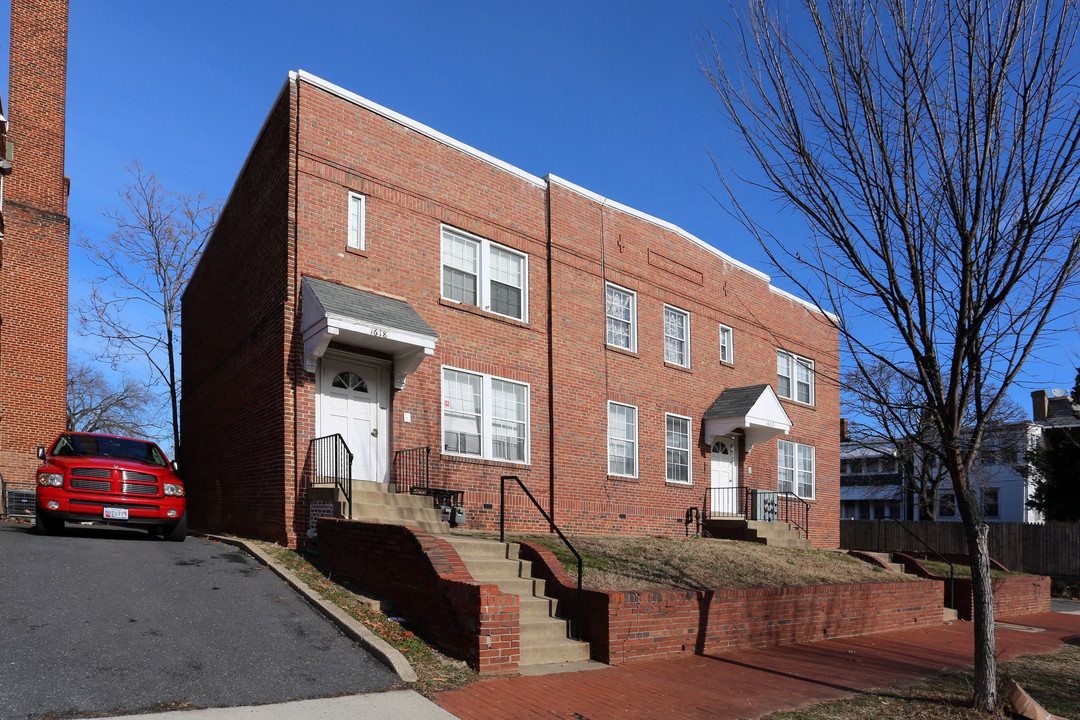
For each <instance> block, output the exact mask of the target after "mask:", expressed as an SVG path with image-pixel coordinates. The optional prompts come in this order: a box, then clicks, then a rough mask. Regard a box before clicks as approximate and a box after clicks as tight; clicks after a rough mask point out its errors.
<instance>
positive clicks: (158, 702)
mask: <svg viewBox="0 0 1080 720" xmlns="http://www.w3.org/2000/svg"><path fill="white" fill-rule="evenodd" d="M398 684H400V683H399V680H398V678H397V676H396V675H395V674H393V673H392V672H391V671H390V670H388V669H387V668H386V667H385V666H383V665H381V664H380V663H379V662H378V661H376V660H375V659H374V658H373V657H372V656H370V655H369V654H368V653H367V652H366V651H364V650H363V649H362V648H360V647H358V646H356V645H355V644H354V643H353V642H352V641H351V640H350V639H349V638H347V637H345V636H344V635H342V634H341V633H340V632H339V631H338V630H337V628H336V627H335V626H333V625H332V624H330V623H329V622H328V621H327V620H326V619H325V618H324V617H323V616H322V615H320V614H319V613H317V612H316V611H315V610H314V609H312V608H311V607H310V606H309V605H307V604H306V603H305V602H304V601H303V600H302V599H301V598H300V597H299V596H298V595H297V594H296V593H295V592H294V591H293V590H292V589H291V588H290V587H289V586H288V585H286V584H285V583H284V582H283V581H282V580H281V579H280V578H279V577H278V576H277V575H275V574H274V573H273V572H272V571H271V570H269V569H267V568H266V567H265V566H263V565H261V564H259V562H258V561H256V560H255V559H254V558H252V557H251V556H250V555H247V554H246V553H244V552H242V551H240V550H238V549H236V548H234V547H232V546H229V545H222V544H219V543H215V542H211V541H207V540H200V539H197V538H188V540H187V542H184V543H170V542H165V541H163V540H155V539H150V538H149V537H148V536H147V533H146V532H144V531H137V530H128V529H125V528H120V529H113V528H107V527H101V526H91V527H87V526H71V525H69V526H68V528H67V532H66V533H65V535H63V536H57V537H39V536H37V535H34V534H33V533H31V532H29V531H28V526H27V525H20V524H13V523H0V720H27V719H28V718H38V717H42V716H45V715H49V714H57V715H66V716H73V715H82V714H106V715H123V714H129V713H139V712H148V711H151V710H166V709H173V708H177V709H179V708H191V707H195V708H198V707H230V706H238V705H259V704H264V703H277V702H285V701H288V700H295V699H300V698H312V697H329V696H334V695H343V694H354V693H362V692H370V691H374V690H381V689H385V688H389V687H394V686H396V685H398Z"/></svg>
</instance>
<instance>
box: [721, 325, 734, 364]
mask: <svg viewBox="0 0 1080 720" xmlns="http://www.w3.org/2000/svg"><path fill="white" fill-rule="evenodd" d="M720 362H725V363H733V362H735V335H734V332H733V331H732V329H731V328H729V327H728V326H727V325H721V326H720Z"/></svg>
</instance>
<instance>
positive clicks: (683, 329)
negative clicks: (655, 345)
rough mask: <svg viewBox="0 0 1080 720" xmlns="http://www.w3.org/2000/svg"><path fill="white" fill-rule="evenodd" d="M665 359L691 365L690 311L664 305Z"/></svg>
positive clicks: (687, 365)
mask: <svg viewBox="0 0 1080 720" xmlns="http://www.w3.org/2000/svg"><path fill="white" fill-rule="evenodd" d="M664 361H665V362H669V363H671V364H673V365H682V366H683V367H690V313H688V312H686V311H685V310H680V309H678V308H675V307H671V306H670V305H665V306H664Z"/></svg>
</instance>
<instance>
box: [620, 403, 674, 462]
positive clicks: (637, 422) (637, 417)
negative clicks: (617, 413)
mask: <svg viewBox="0 0 1080 720" xmlns="http://www.w3.org/2000/svg"><path fill="white" fill-rule="evenodd" d="M612 405H618V406H619V407H625V408H633V409H634V439H633V441H632V442H633V443H634V473H633V474H632V475H626V474H623V473H614V472H611V441H612V440H613V439H614V440H618V441H620V442H625V440H624V439H623V438H612V437H611V406H612ZM640 436H641V411H640V410H639V409H638V407H637V405H629V404H627V403H620V402H615V401H614V400H608V403H607V474H608V475H609V476H611V477H624V478H635V479H636V478H637V476H638V474H639V472H640V469H641V465H640V461H639V457H640V455H641V453H640V452H639V451H638V449H639V438H640ZM665 474H666V471H665Z"/></svg>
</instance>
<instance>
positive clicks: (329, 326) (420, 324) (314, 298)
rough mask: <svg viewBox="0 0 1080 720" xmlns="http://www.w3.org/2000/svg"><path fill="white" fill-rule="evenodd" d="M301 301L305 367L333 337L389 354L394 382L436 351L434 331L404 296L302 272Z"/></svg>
mask: <svg viewBox="0 0 1080 720" xmlns="http://www.w3.org/2000/svg"><path fill="white" fill-rule="evenodd" d="M300 294H301V298H302V302H303V308H304V309H303V316H302V317H301V327H302V330H303V333H304V369H305V370H307V371H308V372H315V368H316V364H317V363H318V360H319V358H320V357H322V356H323V354H324V353H325V352H326V348H327V347H329V346H330V342H331V341H332V340H337V341H339V342H342V343H345V344H346V345H352V346H354V347H359V348H366V349H369V350H377V351H379V352H384V353H387V354H388V355H391V356H392V357H393V358H394V387H395V388H396V389H398V390H400V389H401V388H403V387H404V386H405V378H406V377H408V376H409V375H411V374H412V373H413V372H415V371H416V369H417V368H418V367H420V363H421V362H423V360H424V358H425V357H427V356H428V355H433V354H435V343H436V342H438V339H439V336H438V334H437V333H436V332H435V331H434V330H432V328H431V326H430V325H428V324H427V323H426V322H424V319H423V318H422V317H420V315H419V314H418V313H417V312H416V310H414V309H413V307H412V306H411V305H409V303H407V302H405V301H404V300H396V299H394V298H389V297H386V296H383V295H377V294H375V293H371V292H366V291H364V290H357V289H355V288H351V287H346V286H345V285H339V284H338V283H333V282H329V281H327V280H320V279H318V278H313V277H308V276H307V275H305V276H304V277H303V278H302V279H301V284H300Z"/></svg>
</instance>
